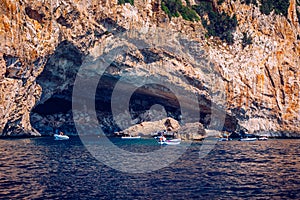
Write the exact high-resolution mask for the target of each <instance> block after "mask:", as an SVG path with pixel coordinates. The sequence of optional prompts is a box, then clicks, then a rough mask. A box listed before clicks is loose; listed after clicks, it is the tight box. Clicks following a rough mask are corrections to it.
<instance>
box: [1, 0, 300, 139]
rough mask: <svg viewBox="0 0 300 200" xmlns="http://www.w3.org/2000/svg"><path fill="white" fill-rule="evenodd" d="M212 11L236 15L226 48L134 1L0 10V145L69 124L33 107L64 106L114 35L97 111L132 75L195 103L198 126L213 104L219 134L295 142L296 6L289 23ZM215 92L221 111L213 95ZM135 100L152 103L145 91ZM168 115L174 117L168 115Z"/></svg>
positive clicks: (152, 1) (7, 1) (233, 7)
mask: <svg viewBox="0 0 300 200" xmlns="http://www.w3.org/2000/svg"><path fill="white" fill-rule="evenodd" d="M192 3H193V4H197V3H199V1H195V2H194V1H193V2H192ZM216 9H217V10H218V11H219V12H222V11H224V12H225V13H227V14H228V15H230V16H233V15H234V14H235V15H236V18H237V21H238V24H237V27H236V30H235V31H234V32H233V36H234V42H233V44H231V45H229V44H227V43H225V42H223V41H221V40H220V39H218V38H216V37H207V35H206V31H207V30H206V29H205V28H204V27H203V25H202V23H201V20H203V18H201V19H200V21H198V22H190V21H186V20H184V19H182V18H181V17H179V18H172V19H170V18H169V17H168V15H167V14H166V13H165V12H163V11H162V10H161V4H160V1H157V0H147V1H137V0H135V1H134V6H133V5H130V4H128V3H127V4H125V5H118V2H117V0H112V1H108V0H101V1H95V0H85V1H83V0H82V1H80V0H78V1H77V0H76V1H75V0H64V1H50V0H46V1H39V0H35V1H29V0H22V1H21V0H20V1H13V0H2V1H1V2H0V19H1V20H0V41H1V43H0V135H3V136H5V135H15V136H18V135H23V134H25V135H39V132H42V131H43V130H45V133H49V132H51V131H53V130H52V129H51V127H52V128H53V127H54V128H66V127H67V126H68V125H70V124H72V113H71V111H70V110H71V109H70V108H69V109H67V110H64V111H63V112H62V110H59V109H58V110H56V111H55V110H51V111H45V110H47V109H46V108H45V107H47V106H45V107H44V108H39V106H42V105H43V104H44V105H47V104H46V103H47V102H49V100H51V99H52V100H53V101H54V100H57V99H59V103H58V102H57V101H54V104H55V105H58V104H62V100H63V101H64V102H65V103H66V104H68V102H70V101H72V87H73V84H74V80H75V77H76V74H77V72H78V70H79V68H80V67H81V66H82V64H84V63H85V64H86V63H87V62H88V61H91V62H95V60H97V59H98V58H99V57H101V56H102V55H104V54H107V53H108V52H110V51H111V50H113V49H115V48H117V47H118V44H117V43H118V39H116V38H117V37H118V36H120V35H121V39H122V38H123V39H124V38H127V43H128V47H129V50H128V52H127V54H126V56H123V57H122V59H118V57H117V59H116V60H115V61H114V64H113V65H111V66H110V68H108V70H107V71H106V74H105V77H104V84H103V86H102V88H100V90H101V89H102V90H101V91H102V92H100V93H99V95H98V96H97V100H99V101H101V104H103V105H104V104H106V103H107V102H109V99H107V98H108V97H107V96H108V95H106V94H107V93H109V92H111V91H112V90H113V86H114V84H115V83H116V82H117V80H118V78H119V77H121V76H122V74H125V73H127V74H134V76H132V77H133V80H134V77H135V78H136V79H135V80H139V79H140V78H143V77H147V76H155V75H159V76H161V77H164V78H165V79H166V80H167V81H168V82H169V83H170V84H173V85H178V86H179V87H180V88H181V89H184V90H187V91H190V92H192V93H194V94H197V95H198V96H199V103H200V111H201V115H200V122H201V123H202V124H204V126H208V125H209V124H210V123H211V122H210V121H211V119H210V116H211V112H212V111H211V110H210V107H211V105H212V104H215V105H219V106H218V109H224V110H225V111H226V119H225V125H224V130H227V131H230V132H234V131H236V132H239V131H240V130H242V129H243V127H244V128H246V129H247V130H248V131H249V132H250V133H262V132H270V133H272V134H281V135H287V136H299V134H300V129H299V128H300V123H299V122H300V104H299V100H300V98H299V86H300V85H299V84H300V83H299V64H300V56H299V55H300V23H299V21H298V17H297V13H298V12H297V9H298V11H299V10H300V6H299V2H298V3H297V2H296V0H290V6H289V8H288V15H287V17H285V16H283V15H278V14H275V13H274V12H271V14H270V15H265V14H262V13H261V11H260V9H259V7H258V6H256V5H253V4H249V5H247V4H244V3H242V2H241V1H239V0H237V1H231V0H225V1H224V2H223V3H222V4H221V5H216ZM299 12H300V11H299ZM204 18H205V16H204ZM124 34H125V35H124ZM244 34H247V35H248V36H251V38H252V41H251V44H250V43H249V44H247V45H243V35H244ZM132 38H133V39H134V42H130V41H131V39H132ZM120 41H121V40H120ZM139 42H140V43H142V47H144V48H141V47H140V46H139V45H140V43H139ZM174 46H175V47H176V46H177V47H178V48H174ZM169 69H172V70H171V71H172V73H169V72H170V70H169ZM216 77H217V78H216ZM185 80H188V83H187V82H186V81H185ZM216 80H217V81H216ZM220 91H221V93H225V94H224V95H225V99H226V101H225V102H224V101H223V100H224V98H216V97H215V95H214V94H216V93H218V92H220ZM140 94H141V95H148V96H151V94H148V93H147V91H146V90H142V91H140ZM156 94H157V96H156V97H157V98H160V99H163V101H164V102H163V103H164V104H166V105H168V106H169V107H176V106H177V105H176V101H175V100H174V98H173V97H172V96H170V95H169V93H168V91H164V89H162V88H157V92H156ZM152 97H153V96H152ZM154 97H155V96H154ZM154 97H153V98H154ZM156 97H155V98H156ZM141 104H143V103H141ZM150 104H151V103H150ZM150 104H149V105H150ZM143 105H144V104H143ZM144 106H145V105H144ZM34 107H35V108H34ZM48 107H51V106H49V104H48ZM54 107H59V106H52V107H51V109H54ZM67 107H68V106H66V105H65V104H63V106H62V108H61V109H63V108H64V109H65V108H67ZM145 107H147V106H145ZM33 108H34V110H33ZM101 109H102V108H99V113H101V112H102V113H105V112H107V111H106V110H104V111H103V110H101ZM41 110H42V111H41ZM170 113H173V114H174V116H175V117H176V116H178V115H176V109H175V111H174V110H172V109H171V111H170ZM82 115H83V118H84V113H83V114H82ZM100 115H101V114H100ZM104 115H105V114H103V117H101V119H102V121H101V120H100V121H101V123H102V124H101V125H102V126H103V128H107V129H109V127H110V125H111V123H112V122H111V121H113V120H112V119H110V118H109V117H105V116H106V115H105V116H104ZM85 120H87V121H88V119H85ZM32 124H34V127H36V129H37V130H38V131H36V130H35V129H34V128H33V127H32ZM110 131H114V130H110Z"/></svg>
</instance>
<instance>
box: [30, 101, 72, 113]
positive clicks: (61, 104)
mask: <svg viewBox="0 0 300 200" xmlns="http://www.w3.org/2000/svg"><path fill="white" fill-rule="evenodd" d="M71 109H72V102H71V101H68V100H66V99H62V98H57V97H52V98H50V99H48V100H47V101H45V102H44V103H43V104H39V105H37V106H36V107H35V108H34V109H33V110H32V112H34V113H38V114H40V115H52V114H56V113H62V114H66V113H67V112H69V111H70V110H71Z"/></svg>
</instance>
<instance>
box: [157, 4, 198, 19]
mask: <svg viewBox="0 0 300 200" xmlns="http://www.w3.org/2000/svg"><path fill="white" fill-rule="evenodd" d="M161 8H162V10H163V11H164V12H165V13H166V14H167V15H168V16H169V18H170V19H171V18H172V17H179V16H180V15H181V16H182V18H183V19H185V20H188V21H199V20H200V18H199V16H198V15H197V13H196V12H195V11H194V10H193V9H192V8H191V7H190V2H189V1H187V6H184V5H182V2H181V0H162V2H161Z"/></svg>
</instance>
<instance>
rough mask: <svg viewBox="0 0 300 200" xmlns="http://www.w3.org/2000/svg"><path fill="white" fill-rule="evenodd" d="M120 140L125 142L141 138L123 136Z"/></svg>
mask: <svg viewBox="0 0 300 200" xmlns="http://www.w3.org/2000/svg"><path fill="white" fill-rule="evenodd" d="M121 138H122V139H125V140H135V139H141V136H123V137H121Z"/></svg>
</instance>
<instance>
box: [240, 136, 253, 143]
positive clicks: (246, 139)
mask: <svg viewBox="0 0 300 200" xmlns="http://www.w3.org/2000/svg"><path fill="white" fill-rule="evenodd" d="M256 140H257V139H256V138H255V137H254V138H248V137H247V138H240V139H239V141H244V142H251V141H256Z"/></svg>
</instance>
